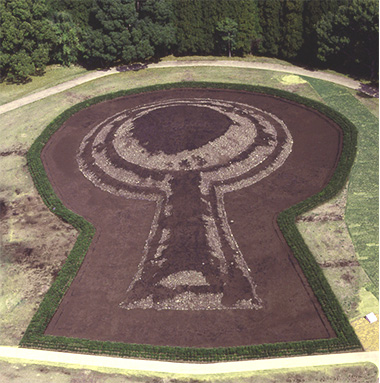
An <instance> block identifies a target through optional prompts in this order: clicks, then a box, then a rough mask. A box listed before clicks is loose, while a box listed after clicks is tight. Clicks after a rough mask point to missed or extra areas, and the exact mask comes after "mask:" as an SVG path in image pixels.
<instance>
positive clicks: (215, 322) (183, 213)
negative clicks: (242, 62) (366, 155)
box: [42, 89, 342, 347]
mask: <svg viewBox="0 0 380 383" xmlns="http://www.w3.org/2000/svg"><path fill="white" fill-rule="evenodd" d="M341 138H342V137H341V131H340V129H339V128H338V127H337V126H336V124H334V123H333V122H332V121H330V120H328V119H327V118H326V117H324V116H322V115H320V114H319V113H317V112H315V111H312V110H310V109H307V108H306V107H303V106H300V105H297V104H294V103H292V102H289V101H285V100H281V99H278V98H274V97H270V96H266V95H259V94H253V93H248V92H239V91H224V90H205V89H202V90H199V89H181V90H179V89H177V90H167V91H159V92H151V93H145V94H138V95H133V96H127V97H123V98H120V99H115V100H112V101H108V102H104V103H101V104H97V105H94V106H92V107H90V108H88V109H86V110H83V111H81V112H79V113H77V114H75V115H74V116H72V117H71V118H70V119H69V120H67V121H66V122H65V124H64V125H63V126H62V127H61V128H60V129H59V130H58V132H56V133H55V134H54V135H53V137H52V138H51V139H50V141H49V142H48V144H47V145H46V147H45V148H44V150H43V154H42V158H43V162H44V165H45V168H46V170H47V173H48V176H49V179H50V181H51V183H52V185H53V187H54V189H55V191H56V192H57V194H58V195H59V197H60V198H61V200H62V201H63V202H64V204H65V205H66V206H67V207H68V208H69V209H71V210H73V211H74V212H76V213H78V214H80V215H82V216H83V217H84V218H86V219H87V220H89V221H90V222H91V223H93V224H94V226H95V227H96V237H95V239H94V240H93V242H92V244H91V247H90V249H89V251H88V254H87V255H86V258H85V260H84V262H83V265H82V266H81V268H80V270H79V272H78V274H77V276H76V278H75V280H74V281H73V283H72V285H71V287H70V289H69V291H68V292H67V293H66V295H65V297H64V299H63V301H62V303H61V305H60V306H59V308H58V310H57V312H56V314H55V316H54V317H53V319H52V321H51V322H50V324H49V326H48V328H47V330H46V334H52V335H62V336H68V337H78V338H86V339H96V340H110V341H120V342H127V343H146V344H154V345H172V346H198V347H216V346H238V345H249V344H259V343H272V342H282V341H292V340H305V339H320V338H328V337H333V336H335V334H334V333H333V331H332V329H331V327H330V325H329V323H328V321H327V320H326V318H325V317H324V314H323V312H322V310H321V309H320V307H319V304H318V302H317V300H316V298H315V297H314V294H313V292H312V291H311V289H310V288H309V286H308V283H307V281H306V279H305V277H304V276H303V274H302V272H301V270H300V268H299V266H298V264H297V262H296V260H295V259H294V257H293V255H292V253H291V251H290V249H289V248H288V246H287V245H286V242H285V241H284V239H283V237H282V235H281V233H280V232H279V229H278V227H277V224H276V217H277V214H278V213H279V212H280V211H282V210H284V209H286V208H288V207H290V206H292V205H294V204H296V203H297V202H300V201H302V200H304V199H306V198H307V197H309V196H311V195H314V194H316V193H317V192H319V191H320V190H322V189H323V187H324V186H325V185H326V183H327V182H328V180H329V178H330V177H331V175H332V174H333V171H334V169H335V166H336V164H337V160H338V158H339V153H340V151H341Z"/></svg>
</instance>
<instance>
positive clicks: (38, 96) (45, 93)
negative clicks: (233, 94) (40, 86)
mask: <svg viewBox="0 0 380 383" xmlns="http://www.w3.org/2000/svg"><path fill="white" fill-rule="evenodd" d="M186 66H220V67H235V68H250V69H262V70H271V71H277V72H284V73H292V74H296V75H302V76H308V77H313V78H318V79H321V80H326V81H330V82H334V83H336V84H339V85H343V86H346V87H348V88H351V89H359V88H360V87H361V83H360V82H359V81H355V80H352V79H350V78H346V77H343V76H338V75H334V74H331V73H325V72H320V71H311V70H307V69H303V68H300V67H295V66H287V65H280V64H269V63H260V62H247V61H227V60H224V61H223V60H217V61H211V60H210V61H162V62H159V63H157V64H149V65H148V68H150V69H154V68H172V67H186ZM115 73H120V71H118V70H117V68H112V69H109V70H102V71H98V72H92V73H89V74H87V75H84V76H81V77H78V78H76V79H74V80H70V81H67V82H64V83H62V84H59V85H56V86H53V87H51V88H49V89H45V90H42V91H40V92H37V93H33V94H31V95H29V96H25V97H22V98H20V99H18V100H15V101H12V102H9V103H7V104H4V105H1V106H0V114H3V113H6V112H9V111H11V110H13V109H17V108H20V107H22V106H24V105H27V104H30V103H32V102H35V101H38V100H42V99H43V98H45V97H49V96H52V95H54V94H57V93H60V92H63V91H65V90H67V89H70V88H73V87H75V86H77V85H81V84H84V83H86V82H88V81H92V80H95V79H98V78H101V77H105V76H109V75H111V74H115Z"/></svg>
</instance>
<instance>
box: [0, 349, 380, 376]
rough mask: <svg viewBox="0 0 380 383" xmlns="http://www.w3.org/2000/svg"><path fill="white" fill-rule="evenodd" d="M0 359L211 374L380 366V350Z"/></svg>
mask: <svg viewBox="0 0 380 383" xmlns="http://www.w3.org/2000/svg"><path fill="white" fill-rule="evenodd" d="M0 359H5V360H10V359H12V360H13V359H22V360H24V361H29V362H31V363H41V364H44V363H58V364H59V365H60V366H66V367H73V366H78V365H80V366H81V367H82V368H85V367H86V368H89V369H95V368H96V367H102V368H112V369H113V370H119V369H120V370H134V371H136V370H139V371H145V372H155V373H169V374H185V375H211V374H228V373H241V372H252V371H261V370H276V369H283V368H301V367H317V366H328V365H335V364H350V363H359V362H372V363H374V364H376V366H377V367H379V352H378V351H372V352H354V353H343V354H329V355H315V356H300V357H294V358H278V359H264V360H248V361H240V362H223V363H205V364H197V363H174V362H158V361H153V360H138V359H126V358H113V357H109V356H97V355H82V354H70V353H66V352H55V351H42V350H33V349H24V348H17V347H8V346H0Z"/></svg>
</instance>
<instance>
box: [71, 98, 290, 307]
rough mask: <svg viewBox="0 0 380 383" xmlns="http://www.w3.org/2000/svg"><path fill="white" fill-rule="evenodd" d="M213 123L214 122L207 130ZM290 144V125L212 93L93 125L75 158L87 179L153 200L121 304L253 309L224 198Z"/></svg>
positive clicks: (274, 163)
mask: <svg viewBox="0 0 380 383" xmlns="http://www.w3.org/2000/svg"><path fill="white" fill-rule="evenodd" d="M167 116H170V118H169V117H167ZM205 116H206V117H207V118H204V117H205ZM210 121H212V124H211V125H215V126H216V128H215V126H213V129H208V128H209V126H208V125H209V124H210ZM184 132H185V133H186V132H189V136H188V137H187V136H186V134H184ZM291 150H292V137H291V135H290V133H289V130H288V129H287V127H286V125H285V124H284V122H283V121H282V120H280V119H279V118H277V117H276V116H275V115H273V114H271V113H268V112H266V111H263V110H260V109H258V108H255V107H253V106H250V105H246V104H242V103H238V102H232V101H225V100H217V99H206V98H189V99H184V98H181V99H170V100H165V101H158V102H154V103H151V104H145V105H142V106H139V107H136V108H134V109H128V110H125V111H123V112H120V113H117V114H115V115H114V116H112V117H110V118H108V119H106V120H105V121H103V122H102V123H100V124H99V125H97V126H96V127H95V128H93V129H92V130H91V131H90V132H89V133H88V134H87V135H86V136H85V137H84V139H83V141H82V142H81V145H80V149H79V152H78V155H77V161H78V165H79V168H80V170H81V172H82V173H83V174H84V176H85V177H86V178H87V179H89V180H90V181H91V182H92V183H93V184H95V185H96V186H97V187H99V188H101V189H102V190H105V191H107V192H109V193H112V194H115V195H118V196H123V197H126V198H132V199H146V200H150V201H155V202H156V204H157V209H156V213H155V217H154V220H153V223H152V227H151V230H150V234H149V236H148V238H147V241H146V244H145V248H144V253H143V254H142V259H141V262H140V264H139V267H138V270H137V272H136V274H135V277H134V279H133V281H132V282H131V283H130V285H129V287H128V289H127V297H126V299H125V300H124V302H122V303H121V304H120V306H121V307H123V308H126V309H129V310H130V309H148V308H153V309H157V310H163V309H164V310H168V309H172V310H219V309H259V308H260V307H261V303H262V302H261V299H260V297H259V296H258V295H257V294H256V285H255V283H254V281H253V277H252V271H251V270H250V269H249V268H248V266H247V264H246V262H245V260H244V258H243V254H242V253H241V251H240V249H239V246H238V244H237V243H236V241H235V239H234V237H233V234H232V232H231V228H230V226H229V223H228V218H227V215H226V212H225V209H224V202H223V195H224V194H225V193H227V192H231V191H234V190H238V189H241V188H243V187H247V186H250V185H252V184H254V183H256V182H258V181H260V180H261V179H263V178H265V177H267V176H268V175H270V174H271V173H272V172H273V171H275V170H276V169H278V168H279V167H280V166H281V165H282V164H283V163H284V162H285V160H286V158H287V157H288V156H289V154H290V153H291ZM178 257H181V263H180V265H181V266H179V265H178V262H176V259H177V258H178ZM183 260H185V262H184V261H183Z"/></svg>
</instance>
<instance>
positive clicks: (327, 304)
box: [20, 82, 362, 362]
mask: <svg viewBox="0 0 380 383" xmlns="http://www.w3.org/2000/svg"><path fill="white" fill-rule="evenodd" d="M175 88H177V89H178V88H211V89H224V90H228V89H231V90H240V91H247V92H255V93H261V94H266V95H269V96H273V97H280V98H282V99H285V100H289V101H292V102H296V103H298V104H302V105H304V106H306V107H309V108H312V109H315V110H316V111H318V112H320V113H322V114H323V115H325V116H327V117H328V118H330V119H331V120H333V121H334V122H335V123H336V124H337V125H339V126H340V127H341V129H342V131H343V147H342V152H341V156H340V159H339V162H338V165H337V167H336V170H335V172H334V174H333V176H332V178H331V179H330V181H329V183H328V184H327V186H326V187H325V188H324V189H323V190H322V191H321V192H319V193H318V194H316V195H314V196H312V197H310V198H308V199H306V200H304V201H302V202H300V203H298V204H297V205H294V206H292V207H290V208H289V209H287V210H285V211H283V212H281V213H280V214H279V215H278V218H277V222H278V225H279V228H280V230H281V232H282V233H283V235H284V237H285V239H286V241H287V243H288V244H289V246H290V247H291V249H292V251H293V253H294V255H295V257H296V259H297V260H298V262H299V264H300V266H301V268H302V270H303V272H304V274H305V276H306V278H307V280H308V282H309V284H310V286H311V288H312V290H313V291H314V294H315V295H316V297H317V299H318V301H319V302H320V304H321V306H322V309H323V311H324V313H325V315H326V317H327V318H328V320H329V322H330V324H331V326H332V328H333V329H334V331H335V333H336V338H330V339H317V340H308V341H299V342H281V343H272V344H260V345H250V346H237V347H220V348H195V347H170V346H152V345H146V344H129V343H121V342H103V341H94V340H87V339H79V338H67V337H58V336H51V335H44V331H45V329H46V327H47V326H48V324H49V322H50V320H51V319H52V317H53V315H54V313H55V311H56V310H57V308H58V306H59V304H60V302H61V300H62V299H63V296H64V294H65V293H66V291H67V290H68V288H69V286H70V284H71V282H72V281H73V279H74V278H75V275H76V273H77V272H78V270H79V268H80V266H81V264H82V261H83V259H84V256H85V255H86V252H87V250H88V248H89V246H90V243H91V241H92V239H93V237H94V234H95V228H94V227H93V226H92V225H91V224H90V223H89V222H88V221H86V220H85V219H84V218H82V217H81V216H79V215H77V214H75V213H73V212H72V211H70V210H69V209H67V208H66V207H65V206H64V205H63V204H62V202H61V201H60V200H59V198H58V196H57V195H56V194H55V192H54V190H53V188H52V186H51V184H50V182H49V180H48V177H47V175H46V172H45V169H44V166H43V163H42V160H41V152H42V149H43V147H44V146H45V145H46V143H47V142H48V140H49V139H50V137H51V136H52V135H53V134H54V132H56V131H57V130H58V129H59V128H60V127H61V126H62V124H63V123H64V122H65V121H66V120H67V119H68V118H69V117H70V116H72V115H73V114H75V113H77V112H79V111H80V110H82V109H84V108H87V107H89V106H91V105H94V104H97V103H100V102H103V101H108V100H112V99H114V98H118V97H122V96H127V95H133V94H138V93H144V92H152V91H159V90H168V89H175ZM356 144H357V131H356V128H355V126H354V125H353V124H352V123H351V122H350V121H349V120H348V119H347V118H346V117H344V116H343V115H342V114H340V113H338V112H337V111H335V110H333V109H331V108H330V107H328V106H326V105H324V104H322V103H319V102H317V101H314V100H310V99H308V98H304V97H301V96H299V95H296V94H292V93H289V92H286V91H282V90H278V89H274V88H268V87H262V86H252V85H244V84H224V83H214V82H186V83H183V82H182V83H168V84H160V85H152V86H148V87H143V88H135V89H131V90H125V91H118V92H115V93H109V94H105V95H102V96H98V97H95V98H92V99H90V100H86V101H83V102H81V103H78V104H76V105H74V106H72V107H71V108H69V109H67V110H66V111H64V112H63V113H61V114H60V115H59V116H58V117H56V118H55V119H54V120H53V121H52V122H51V123H50V124H49V125H48V126H47V127H46V128H45V129H44V131H43V132H42V133H41V135H40V136H39V137H38V138H37V139H36V140H35V142H34V143H33V144H32V146H31V147H30V149H29V151H28V153H27V163H28V167H29V171H30V174H31V176H32V178H33V182H34V184H35V186H36V188H37V190H38V192H39V194H40V195H41V197H42V199H43V201H44V203H45V204H46V206H47V207H48V208H49V209H50V210H51V211H52V212H53V213H54V214H56V215H57V216H58V217H60V218H61V219H63V220H64V221H66V222H68V223H70V224H71V225H72V226H73V227H75V228H76V229H77V230H78V231H79V236H78V239H77V241H76V243H75V245H74V247H73V249H72V250H71V252H70V254H69V255H68V258H67V261H66V262H65V264H64V266H63V268H62V269H61V271H60V272H59V274H58V277H57V279H56V280H55V281H54V283H53V284H52V286H51V287H50V289H49V291H48V292H47V293H46V295H45V297H44V299H43V301H42V302H41V304H40V306H39V308H38V310H37V312H36V313H35V315H34V316H33V318H32V320H31V322H30V324H29V326H28V328H27V329H26V331H25V334H24V336H23V338H22V339H21V341H20V346H21V347H33V348H42V349H54V350H61V351H73V352H81V353H90V354H102V355H113V356H120V357H134V358H146V359H156V360H181V361H194V362H195V361H196V362H216V361H232V360H245V359H258V358H268V357H281V356H293V355H310V354H317V353H331V352H343V351H353V350H362V347H361V344H360V342H359V339H358V338H357V336H356V334H355V332H354V330H353V328H352V327H351V325H350V323H349V321H348V319H347V317H346V315H345V313H344V312H343V310H342V308H341V306H340V304H339V302H338V300H337V298H336V297H335V295H334V293H333V291H332V289H331V287H330V285H329V283H328V282H327V280H326V278H325V276H324V274H323V272H322V270H321V268H320V267H319V266H318V264H317V263H316V261H315V259H314V257H313V255H312V253H311V252H310V250H309V248H308V247H307V245H306V243H305V242H304V240H303V238H302V236H301V234H300V233H299V231H298V229H297V227H296V224H295V218H296V217H297V216H298V215H300V214H302V213H304V212H306V211H308V210H310V209H313V208H314V207H316V206H318V205H320V204H321V203H323V202H325V201H327V200H329V199H330V198H332V197H333V196H334V195H336V194H337V193H338V192H339V191H340V190H341V189H342V188H343V187H344V185H345V183H346V180H347V178H348V175H349V173H350V169H351V167H352V165H353V162H354V159H355V155H356Z"/></svg>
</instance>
